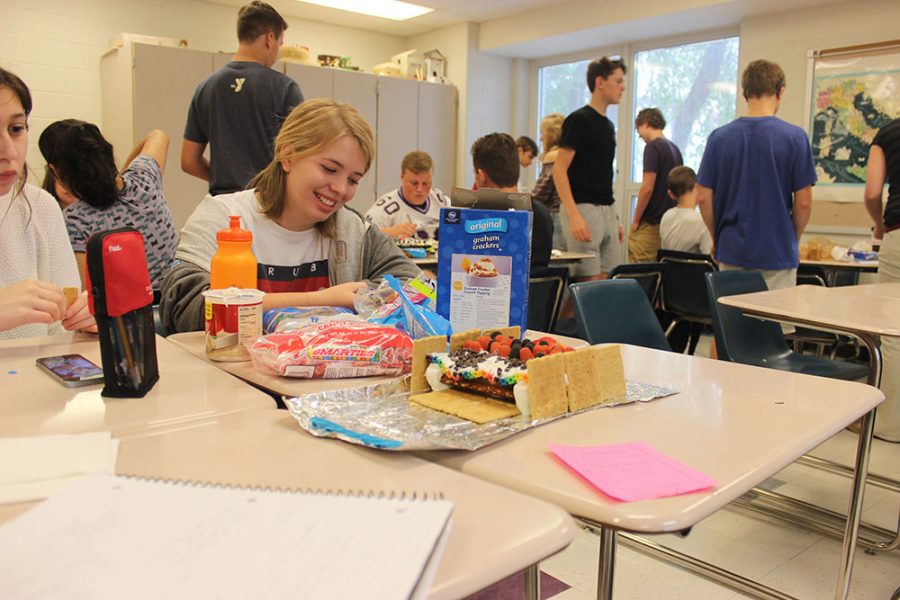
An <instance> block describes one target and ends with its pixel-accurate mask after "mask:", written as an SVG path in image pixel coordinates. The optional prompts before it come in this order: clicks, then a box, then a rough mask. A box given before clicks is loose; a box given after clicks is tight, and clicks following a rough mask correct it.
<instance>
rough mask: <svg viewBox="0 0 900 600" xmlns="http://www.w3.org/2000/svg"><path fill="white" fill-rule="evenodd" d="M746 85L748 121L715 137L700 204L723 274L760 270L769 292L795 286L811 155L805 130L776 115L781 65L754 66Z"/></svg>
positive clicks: (811, 180) (703, 170) (811, 178)
mask: <svg viewBox="0 0 900 600" xmlns="http://www.w3.org/2000/svg"><path fill="white" fill-rule="evenodd" d="M741 85H742V87H743V89H744V99H745V100H746V101H747V116H745V117H740V118H738V119H735V120H734V121H732V122H731V123H729V124H728V125H725V126H723V127H720V128H718V129H716V130H715V131H713V132H712V135H710V136H709V140H708V141H707V143H706V150H705V151H704V153H703V160H702V162H701V163H700V173H699V174H698V177H697V202H698V204H699V205H700V213H701V214H702V215H703V221H704V222H705V223H706V227H707V228H708V229H709V232H710V235H711V236H712V238H713V245H714V249H715V257H716V259H717V260H718V261H719V264H720V268H721V269H722V270H727V269H754V270H759V271H762V274H763V277H764V278H765V280H766V284H767V285H768V286H769V289H776V288H783V287H790V286H793V285H795V284H796V274H797V265H798V263H799V255H798V249H799V248H798V246H799V240H800V236H801V235H802V234H803V230H804V229H805V228H806V223H807V221H809V215H810V213H811V211H812V186H813V185H814V184H815V182H816V171H815V166H814V164H813V158H812V150H811V148H810V145H809V139H808V138H807V137H806V133H805V132H804V131H803V130H802V129H800V128H799V127H797V126H795V125H791V124H789V123H786V122H785V121H782V120H781V119H778V118H776V117H775V113H776V112H778V108H779V106H780V105H781V98H782V95H783V94H784V85H785V76H784V71H783V70H782V69H781V67H779V66H778V65H777V64H775V63H772V62H769V61H766V60H757V61H754V62H752V63H750V64H749V65H748V66H747V68H746V69H745V70H744V73H743V75H742V77H741Z"/></svg>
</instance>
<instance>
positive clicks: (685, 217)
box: [659, 167, 712, 254]
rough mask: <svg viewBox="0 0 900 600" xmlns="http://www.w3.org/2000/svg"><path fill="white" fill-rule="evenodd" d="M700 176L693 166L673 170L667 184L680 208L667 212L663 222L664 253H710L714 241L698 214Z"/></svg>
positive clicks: (661, 236)
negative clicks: (698, 181) (698, 178)
mask: <svg viewBox="0 0 900 600" xmlns="http://www.w3.org/2000/svg"><path fill="white" fill-rule="evenodd" d="M696 182H697V176H696V174H695V173H694V171H693V170H692V169H691V168H690V167H675V168H674V169H672V170H671V171H669V176H668V179H667V181H666V185H667V187H668V190H669V197H670V198H672V199H673V200H675V201H677V202H678V206H675V207H673V208H670V209H669V210H667V211H666V212H665V213H664V214H663V216H662V220H661V221H660V222H659V237H660V247H661V248H662V249H663V250H677V251H679V252H694V253H696V254H710V252H711V250H712V240H710V238H709V230H707V228H706V225H705V224H704V223H703V217H702V216H701V215H700V213H699V212H698V211H697V192H696V190H695V189H694V184H695V183H696Z"/></svg>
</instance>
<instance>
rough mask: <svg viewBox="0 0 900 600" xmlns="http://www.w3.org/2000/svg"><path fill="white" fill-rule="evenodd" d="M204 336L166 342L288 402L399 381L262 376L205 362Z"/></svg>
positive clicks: (248, 365)
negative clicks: (308, 395)
mask: <svg viewBox="0 0 900 600" xmlns="http://www.w3.org/2000/svg"><path fill="white" fill-rule="evenodd" d="M526 335H530V336H532V337H534V336H537V337H540V336H543V335H547V334H545V333H538V332H533V331H527V332H526ZM204 336H205V334H204V333H203V332H202V331H190V332H186V333H176V334H173V335H170V336H169V337H167V338H166V339H167V340H169V341H170V342H172V343H173V344H176V345H177V346H179V347H181V348H183V349H184V350H187V351H188V352H190V353H191V354H193V355H194V356H196V357H199V358H201V359H203V360H205V361H206V362H208V363H209V364H212V365H215V366H217V367H219V368H220V369H222V370H223V371H227V372H228V373H231V374H232V375H234V376H235V377H239V378H241V379H243V380H245V381H249V382H250V383H252V384H254V385H257V386H259V387H261V388H263V389H265V390H269V391H270V392H272V393H275V394H278V395H280V396H283V397H286V398H293V397H296V396H303V395H305V394H316V393H319V392H326V391H329V390H342V389H347V388H352V387H364V386H365V387H367V386H370V385H378V384H381V383H388V382H391V381H394V380H395V379H396V377H356V378H351V379H300V378H297V377H281V376H279V375H273V374H271V373H263V372H262V371H257V370H256V369H254V368H253V363H252V362H250V361H243V362H219V361H211V360H209V359H207V358H206V345H205V344H206V343H205V341H204V340H205V337H204ZM553 337H554V338H555V339H556V340H558V341H560V342H562V343H565V344H566V345H568V346H572V347H573V348H581V347H583V346H587V342H585V341H584V340H579V339H577V338H570V337H565V336H560V335H554V336H553Z"/></svg>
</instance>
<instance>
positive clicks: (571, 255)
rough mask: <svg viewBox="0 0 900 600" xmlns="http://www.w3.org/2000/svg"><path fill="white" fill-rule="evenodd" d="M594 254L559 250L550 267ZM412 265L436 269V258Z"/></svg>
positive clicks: (552, 258) (554, 255)
mask: <svg viewBox="0 0 900 600" xmlns="http://www.w3.org/2000/svg"><path fill="white" fill-rule="evenodd" d="M596 257H597V255H596V254H592V253H590V252H569V251H568V250H559V251H556V252H554V253H553V254H551V255H550V266H551V267H553V266H558V267H561V266H564V265H571V264H574V263H577V262H581V261H582V260H586V259H588V258H596ZM412 261H413V262H414V263H416V264H417V265H419V266H420V267H422V268H429V269H430V268H437V264H438V259H437V256H430V257H428V258H414V259H412Z"/></svg>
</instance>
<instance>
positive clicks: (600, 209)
mask: <svg viewBox="0 0 900 600" xmlns="http://www.w3.org/2000/svg"><path fill="white" fill-rule="evenodd" d="M578 212H580V213H581V218H582V219H584V220H585V222H586V223H587V226H588V229H589V230H590V232H591V241H590V242H580V241H578V240H576V239H575V237H574V236H573V235H572V226H571V225H570V224H569V217H568V215H567V214H566V210H565V209H564V208H561V209H560V211H559V216H560V224H561V225H562V229H563V235H564V236H565V239H566V249H567V250H568V251H569V252H589V253H591V254H595V255H596V258H587V259H584V260H582V261H581V262H578V263H575V264H574V265H572V266H571V267H570V268H569V272H570V273H571V275H572V276H573V277H594V276H597V275H600V274H601V273H609V272H610V271H611V270H612V269H613V268H614V267H615V266H617V265H619V264H621V262H622V244H621V243H619V216H618V214H617V213H616V207H615V205H612V204H611V205H608V206H607V205H597V204H579V205H578Z"/></svg>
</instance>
